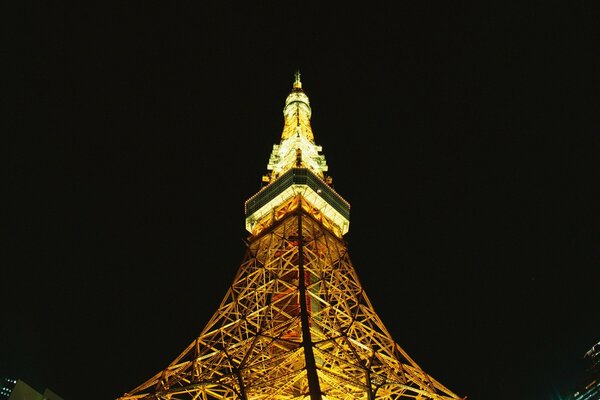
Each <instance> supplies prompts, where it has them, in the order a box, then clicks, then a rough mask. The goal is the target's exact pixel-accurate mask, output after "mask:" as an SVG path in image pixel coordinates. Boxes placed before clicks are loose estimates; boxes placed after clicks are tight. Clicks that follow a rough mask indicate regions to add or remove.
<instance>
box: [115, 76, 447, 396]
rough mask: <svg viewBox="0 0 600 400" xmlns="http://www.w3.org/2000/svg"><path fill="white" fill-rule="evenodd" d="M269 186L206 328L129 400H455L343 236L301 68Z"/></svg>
mask: <svg viewBox="0 0 600 400" xmlns="http://www.w3.org/2000/svg"><path fill="white" fill-rule="evenodd" d="M283 116H284V126H283V132H282V134H281V142H280V143H279V144H275V145H274V146H273V151H272V153H271V156H270V158H269V162H268V165H267V171H268V172H267V175H265V176H264V177H263V182H264V184H265V185H264V186H263V187H262V189H261V190H260V191H259V192H258V193H256V194H255V195H253V196H252V197H250V199H248V200H247V201H246V203H245V213H246V214H245V215H246V229H247V230H248V231H249V232H250V233H251V234H250V236H249V237H248V240H247V243H248V248H247V250H246V252H245V255H244V257H243V259H242V263H241V265H240V267H239V269H238V271H237V274H236V275H235V278H234V279H233V283H232V285H231V287H230V288H229V290H228V291H227V294H226V295H225V297H224V299H223V301H222V302H221V305H220V306H219V308H218V309H217V311H216V313H215V314H214V315H213V317H212V318H211V319H210V321H209V322H208V323H207V324H206V326H205V327H204V329H203V330H202V331H201V333H200V335H199V336H198V337H197V338H196V339H195V340H194V341H193V342H192V343H190V344H189V346H188V347H187V348H186V349H185V350H184V351H183V352H182V353H181V355H180V356H179V357H177V358H176V359H175V360H173V362H171V363H170V364H169V365H168V366H167V367H166V368H165V369H164V370H162V371H160V372H158V373H157V374H156V375H155V376H153V377H152V378H150V379H149V380H148V381H147V382H145V383H143V384H142V385H140V386H138V387H137V388H135V389H133V390H132V391H131V392H129V393H126V394H125V395H123V396H122V397H120V398H119V400H126V399H127V400H131V399H170V400H175V399H205V400H207V399H241V400H253V399H264V400H271V399H277V400H283V399H311V400H319V399H323V400H325V399H348V400H350V399H364V400H374V399H402V398H415V399H459V397H458V396H457V395H456V394H454V393H453V392H452V391H450V390H449V389H447V388H446V387H444V386H443V385H442V384H441V383H439V382H438V381H436V380H435V379H434V378H433V377H431V376H429V375H428V374H427V373H425V371H423V370H422V369H421V368H420V367H419V366H418V365H417V363H415V361H413V360H412V359H411V358H410V357H409V355H408V354H407V353H406V352H405V351H404V350H403V349H402V348H401V347H400V346H399V345H398V344H397V343H396V342H395V341H394V340H393V338H392V336H391V335H390V333H389V332H388V331H387V329H386V328H385V326H384V324H383V323H382V321H381V320H380V319H379V317H378V315H377V313H376V312H375V310H374V309H373V306H372V304H371V302H370V301H369V299H368V297H367V295H366V293H365V292H364V290H363V288H362V286H361V283H360V281H359V279H358V276H357V274H356V271H355V269H354V267H353V265H352V262H351V260H350V256H349V254H348V248H347V246H346V243H345V242H344V240H343V235H344V234H345V233H346V232H348V227H349V218H350V205H349V204H348V203H347V202H346V201H345V200H344V199H343V198H342V197H341V196H340V195H339V194H338V193H337V192H336V191H335V190H334V189H333V188H332V186H331V178H330V177H329V176H328V175H327V174H326V173H327V164H326V162H325V157H324V156H323V155H322V154H321V147H320V146H318V145H317V144H315V141H314V136H313V132H312V128H311V125H310V118H311V108H310V102H309V100H308V97H307V95H306V94H305V93H304V91H303V89H302V83H301V81H300V74H299V73H296V76H295V81H294V83H293V88H292V91H291V93H290V94H289V95H288V97H287V99H286V101H285V107H284V109H283Z"/></svg>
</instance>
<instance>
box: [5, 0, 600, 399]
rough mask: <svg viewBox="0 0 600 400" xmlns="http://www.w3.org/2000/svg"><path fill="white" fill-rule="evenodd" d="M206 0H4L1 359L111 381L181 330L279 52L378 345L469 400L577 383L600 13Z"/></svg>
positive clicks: (184, 335)
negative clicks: (379, 326) (403, 354)
mask: <svg viewBox="0 0 600 400" xmlns="http://www.w3.org/2000/svg"><path fill="white" fill-rule="evenodd" d="M223 3H224V4H223V5H215V4H211V3H210V2H138V3H134V2H115V4H112V3H109V2H98V3H95V2H78V3H75V4H71V5H68V4H64V3H58V2H28V1H24V2H3V4H2V6H1V9H0V15H1V17H0V18H1V21H2V32H3V42H4V45H3V46H2V48H3V50H2V58H3V61H2V63H1V64H2V69H3V73H2V81H3V84H2V85H3V87H4V89H2V98H3V99H2V101H3V104H4V105H3V107H2V118H1V120H2V126H3V127H2V143H3V146H2V154H3V156H2V161H3V165H4V167H3V168H2V169H3V172H4V174H3V175H4V179H3V184H2V187H3V195H2V199H3V201H4V202H5V206H4V207H2V224H1V226H2V231H3V234H4V235H3V236H4V239H3V241H2V252H1V253H2V259H1V268H2V270H1V272H2V273H1V278H0V279H1V280H2V283H1V297H0V304H1V306H2V308H3V310H2V313H1V315H2V318H1V322H0V340H1V342H0V376H2V375H7V376H11V377H15V378H20V379H22V380H24V381H25V382H27V383H28V384H30V385H31V386H33V387H34V388H37V389H38V390H39V391H43V389H44V388H45V387H48V388H50V389H51V390H53V391H54V392H56V393H58V394H59V395H60V396H62V397H64V398H65V400H75V399H81V398H85V399H89V400H109V399H114V398H116V397H117V396H119V395H121V394H122V393H124V392H126V391H128V390H131V389H133V388H134V387H136V386H137V385H139V384H141V383H142V382H144V381H145V380H146V379H148V378H149V377H150V376H152V375H153V374H154V373H156V372H158V371H159V370H161V369H162V368H163V367H165V366H166V365H167V364H168V363H169V362H170V361H171V360H172V359H174V358H175V357H176V356H177V355H178V354H179V353H180V352H181V351H182V350H183V349H184V348H185V347H186V346H187V345H188V343H189V342H190V341H192V340H193V339H194V338H195V337H196V335H197V334H199V332H200V330H201V329H202V327H203V326H204V325H205V324H206V323H207V322H208V320H209V318H210V317H211V316H212V315H213V313H214V312H215V311H216V307H217V306H218V304H219V303H220V301H221V299H222V297H223V296H224V295H225V292H226V290H227V288H228V286H229V284H230V283H231V281H232V279H233V276H234V273H235V271H236V270H237V267H238V266H239V263H240V261H241V258H242V255H243V250H244V245H243V241H242V239H243V238H245V237H247V235H248V233H247V232H245V230H244V213H243V203H244V201H245V200H246V199H247V198H249V197H250V196H251V195H252V194H254V193H255V192H256V191H257V190H258V189H259V188H260V178H261V176H262V175H263V174H264V173H265V172H266V164H267V161H268V157H269V155H270V152H271V148H272V145H273V144H274V143H278V142H279V140H280V134H281V129H282V127H283V115H282V110H283V105H284V101H285V98H286V96H287V95H288V93H289V92H290V90H291V87H292V82H293V74H294V72H295V71H296V69H300V71H301V73H302V82H303V86H304V89H305V92H306V93H307V94H308V96H309V98H310V100H311V106H312V109H313V118H312V126H313V130H314V133H315V140H316V142H317V144H319V145H322V146H323V153H324V154H325V156H326V160H327V162H328V164H329V167H330V170H329V172H330V175H331V176H332V177H333V180H334V187H335V189H336V190H337V191H338V192H339V193H340V194H341V195H342V196H344V197H345V198H346V199H347V200H348V201H349V202H350V204H351V206H352V210H351V224H350V232H349V233H348V234H347V235H346V236H345V238H346V240H347V242H348V246H349V249H350V255H351V257H352V259H353V262H354V264H355V267H356V269H357V271H358V275H359V277H360V278H361V281H362V284H363V286H364V288H365V290H366V293H367V294H368V296H369V297H370V299H371V300H372V302H373V305H374V307H375V310H376V311H377V312H378V314H379V316H380V317H381V318H382V320H383V321H384V323H385V324H386V326H387V327H388V329H389V330H390V332H391V333H392V335H393V336H394V338H395V339H396V341H397V342H398V343H399V344H400V345H401V346H402V347H403V348H404V349H405V350H406V351H407V352H408V354H410V355H411V356H412V357H413V358H414V359H415V361H416V362H417V363H418V364H419V365H420V366H421V367H422V368H423V369H424V370H425V371H427V372H428V373H430V374H431V375H432V376H434V377H435V378H436V379H438V380H439V381H440V382H442V383H443V384H445V385H446V386H448V387H449V388H450V389H451V390H453V391H454V392H455V393H457V394H459V395H461V396H468V397H469V399H470V400H479V399H481V400H496V399H507V398H511V399H528V400H542V399H558V398H559V397H560V395H562V394H565V393H567V392H568V391H570V390H572V389H573V388H574V387H575V385H576V384H577V382H578V381H579V379H580V377H581V376H582V374H583V371H584V369H585V367H586V364H585V361H584V359H583V354H584V353H585V352H586V351H587V350H588V349H589V348H590V347H591V346H592V345H593V344H595V343H596V342H598V341H599V340H600V318H598V273H597V270H598V261H599V256H600V249H599V239H600V237H599V236H600V235H599V227H600V223H599V222H600V221H599V219H598V196H597V193H596V191H597V186H598V159H599V158H598V152H599V150H600V139H599V135H600V132H599V130H598V105H599V104H598V70H599V69H598V67H599V65H598V57H597V56H598V40H597V39H598V37H599V36H598V31H597V29H596V26H597V21H598V17H599V15H598V7H597V5H593V3H594V2H591V1H590V2H586V1H583V2H562V4H561V3H553V4H550V3H545V2H518V3H519V4H508V3H500V2H480V3H476V2H474V3H469V2H422V1H419V2H388V3H386V4H379V3H377V2H369V3H359V4H357V5H356V6H351V5H349V3H340V4H332V3H327V5H325V4H320V5H319V4H311V3H304V2H289V3H288V2H249V4H229V3H226V2H223ZM323 3H325V2H323Z"/></svg>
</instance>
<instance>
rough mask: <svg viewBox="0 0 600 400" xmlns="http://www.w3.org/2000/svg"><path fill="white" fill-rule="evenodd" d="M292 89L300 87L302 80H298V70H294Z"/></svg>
mask: <svg viewBox="0 0 600 400" xmlns="http://www.w3.org/2000/svg"><path fill="white" fill-rule="evenodd" d="M294 78H295V80H294V89H302V82H301V81H300V70H299V69H298V70H296V73H295V74H294Z"/></svg>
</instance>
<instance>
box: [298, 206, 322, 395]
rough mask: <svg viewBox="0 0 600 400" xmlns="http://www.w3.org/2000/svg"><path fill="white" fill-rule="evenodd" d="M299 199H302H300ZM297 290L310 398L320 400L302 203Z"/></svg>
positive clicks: (299, 219) (299, 217)
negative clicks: (308, 298) (312, 334)
mask: <svg viewBox="0 0 600 400" xmlns="http://www.w3.org/2000/svg"><path fill="white" fill-rule="evenodd" d="M300 201H303V200H302V199H300ZM297 217H298V292H299V296H300V299H299V301H300V322H301V324H302V346H303V347H304V357H305V362H306V376H307V379H308V391H309V394H310V398H311V400H321V386H320V384H319V376H318V375H317V363H316V362H315V354H314V353H313V347H312V339H311V335H310V325H309V321H308V317H309V315H308V307H307V304H306V302H307V290H306V276H305V274H304V250H303V247H304V236H303V235H302V204H300V206H299V207H298V211H297Z"/></svg>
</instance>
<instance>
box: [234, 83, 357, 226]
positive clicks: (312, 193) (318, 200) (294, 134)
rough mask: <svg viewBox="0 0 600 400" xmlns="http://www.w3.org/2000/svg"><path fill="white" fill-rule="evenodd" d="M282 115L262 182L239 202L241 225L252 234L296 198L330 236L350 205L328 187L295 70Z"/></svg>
mask: <svg viewBox="0 0 600 400" xmlns="http://www.w3.org/2000/svg"><path fill="white" fill-rule="evenodd" d="M283 117H284V124H283V131H282V133H281V142H280V143H279V144H274V145H273V150H272V152H271V156H270V158H269V163H268V164H267V170H268V173H267V175H265V176H263V182H264V183H266V186H264V187H263V188H262V189H261V190H260V191H259V192H258V193H256V194H255V195H254V196H252V197H251V198H250V199H248V200H247V201H246V204H245V212H246V229H247V230H248V231H250V232H252V234H254V235H256V234H258V233H259V232H260V231H262V230H263V229H264V228H266V227H267V226H270V225H271V224H272V223H273V222H274V221H275V220H277V219H278V218H279V219H280V218H282V216H283V215H285V214H286V212H289V211H291V210H292V209H293V208H294V207H296V206H291V205H290V204H291V203H290V202H293V201H292V199H297V196H301V197H302V198H303V199H304V200H305V201H304V202H303V203H302V204H305V207H310V208H311V215H313V216H315V215H317V214H318V218H320V219H321V221H323V223H324V224H325V225H326V226H329V227H330V229H331V230H332V232H333V233H334V234H336V235H338V236H342V235H344V234H345V233H346V232H348V227H349V225H350V204H348V202H346V200H344V199H343V198H342V197H341V196H340V195H339V194H337V192H336V191H335V190H333V188H332V187H331V182H332V180H331V177H329V176H326V175H325V172H327V163H326V162H325V156H324V155H322V154H320V153H321V150H322V149H321V146H317V145H316V144H315V141H314V135H313V132H312V128H311V126H310V117H311V109H310V101H309V100H308V96H307V95H306V93H304V90H303V89H302V82H301V81H300V72H296V75H295V79H294V84H293V86H292V91H291V92H290V94H289V95H288V96H287V98H286V100H285V106H284V108H283ZM295 204H296V205H297V204H300V203H298V202H296V203H295ZM283 210H288V211H283Z"/></svg>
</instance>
